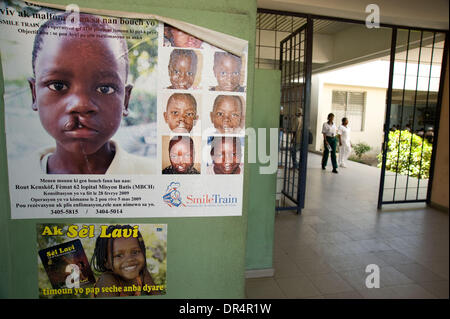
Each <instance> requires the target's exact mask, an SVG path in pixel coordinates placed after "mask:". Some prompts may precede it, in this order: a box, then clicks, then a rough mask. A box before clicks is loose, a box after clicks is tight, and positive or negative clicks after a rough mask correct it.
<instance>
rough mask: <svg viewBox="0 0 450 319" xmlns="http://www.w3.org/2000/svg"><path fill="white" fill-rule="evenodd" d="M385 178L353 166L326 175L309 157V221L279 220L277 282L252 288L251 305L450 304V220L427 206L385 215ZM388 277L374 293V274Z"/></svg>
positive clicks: (290, 215) (252, 282)
mask: <svg viewBox="0 0 450 319" xmlns="http://www.w3.org/2000/svg"><path fill="white" fill-rule="evenodd" d="M378 185H379V170H378V169H377V168H374V167H369V166H366V165H362V164H358V163H355V162H349V165H348V168H341V169H340V170H339V174H338V175H335V174H332V173H331V169H330V168H328V169H327V170H326V171H322V170H321V168H320V156H318V155H316V154H311V153H310V154H309V157H308V178H307V191H306V205H305V209H304V210H303V211H302V214H301V215H297V214H296V213H294V212H280V213H277V214H276V217H275V239H274V263H273V267H274V269H275V275H274V277H271V278H256V279H255V278H254V279H247V280H246V294H247V297H248V298H335V299H337V298H345V299H357V298H449V258H448V256H449V224H448V214H447V213H443V212H440V211H437V210H434V209H431V208H427V207H425V206H424V205H421V204H408V205H406V206H405V205H401V206H400V205H396V206H388V205H387V206H386V207H384V208H383V210H381V211H378V210H377V209H376V206H377V196H378ZM369 264H376V265H378V266H379V269H380V288H371V289H369V288H367V287H366V284H365V282H366V278H367V276H368V275H369V273H366V272H365V269H366V266H367V265H369Z"/></svg>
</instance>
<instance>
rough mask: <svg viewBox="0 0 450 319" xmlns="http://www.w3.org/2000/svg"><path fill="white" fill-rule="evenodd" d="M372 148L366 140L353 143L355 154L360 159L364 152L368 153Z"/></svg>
mask: <svg viewBox="0 0 450 319" xmlns="http://www.w3.org/2000/svg"><path fill="white" fill-rule="evenodd" d="M371 149H372V148H371V147H370V146H369V145H368V144H366V143H364V142H361V143H358V144H355V145H353V150H354V151H355V154H356V156H357V157H358V159H359V160H361V157H362V156H363V155H364V153H367V152H368V151H370V150H371Z"/></svg>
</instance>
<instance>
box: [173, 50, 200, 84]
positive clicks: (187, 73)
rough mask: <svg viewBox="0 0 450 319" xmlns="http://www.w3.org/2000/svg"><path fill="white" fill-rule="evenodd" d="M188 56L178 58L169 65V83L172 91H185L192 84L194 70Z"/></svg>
mask: <svg viewBox="0 0 450 319" xmlns="http://www.w3.org/2000/svg"><path fill="white" fill-rule="evenodd" d="M192 64H193V63H192V59H191V58H190V57H189V56H185V55H182V56H178V57H176V58H175V59H173V63H171V64H169V77H170V83H172V86H173V88H174V89H181V90H187V89H189V88H190V87H191V86H192V84H193V83H194V79H195V73H196V69H195V66H194V65H192Z"/></svg>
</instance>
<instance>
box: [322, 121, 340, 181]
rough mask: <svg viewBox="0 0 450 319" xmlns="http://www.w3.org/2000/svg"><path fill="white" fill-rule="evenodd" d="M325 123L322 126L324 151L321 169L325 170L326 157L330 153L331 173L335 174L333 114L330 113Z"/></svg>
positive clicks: (334, 127) (334, 126)
mask: <svg viewBox="0 0 450 319" xmlns="http://www.w3.org/2000/svg"><path fill="white" fill-rule="evenodd" d="M327 119H328V120H327V122H325V123H323V125H322V134H323V143H324V146H325V149H324V151H323V156H322V169H325V167H326V166H327V162H328V155H329V154H330V153H331V163H332V164H333V173H335V174H337V172H338V171H337V167H338V165H337V161H336V125H335V124H334V123H333V121H334V114H333V113H330V114H328V117H327Z"/></svg>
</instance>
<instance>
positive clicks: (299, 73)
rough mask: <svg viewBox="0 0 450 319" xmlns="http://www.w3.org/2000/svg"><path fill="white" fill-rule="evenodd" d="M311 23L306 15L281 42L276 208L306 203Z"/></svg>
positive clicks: (291, 208) (299, 208) (289, 207)
mask: <svg viewBox="0 0 450 319" xmlns="http://www.w3.org/2000/svg"><path fill="white" fill-rule="evenodd" d="M312 26H313V24H312V21H311V19H310V18H308V19H307V23H306V24H304V25H303V26H301V27H300V28H299V29H297V30H296V31H294V32H293V33H292V34H290V35H289V36H288V37H287V38H285V39H284V40H283V41H281V43H280V70H281V102H280V104H281V107H282V110H283V118H284V123H285V125H284V127H283V129H284V132H283V135H282V139H281V142H280V144H281V147H280V156H281V161H280V164H281V165H280V166H281V167H282V172H281V174H282V179H283V180H282V185H283V186H282V190H281V194H282V197H283V198H282V200H281V201H280V204H279V206H278V207H277V210H297V212H298V213H300V212H301V209H302V208H304V205H305V185H306V166H307V156H308V132H309V114H310V101H311V99H310V93H311V66H312V35H313V29H312ZM299 124H300V125H299Z"/></svg>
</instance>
